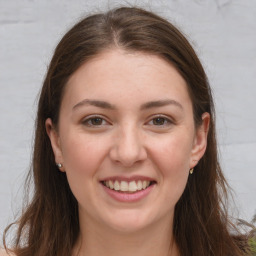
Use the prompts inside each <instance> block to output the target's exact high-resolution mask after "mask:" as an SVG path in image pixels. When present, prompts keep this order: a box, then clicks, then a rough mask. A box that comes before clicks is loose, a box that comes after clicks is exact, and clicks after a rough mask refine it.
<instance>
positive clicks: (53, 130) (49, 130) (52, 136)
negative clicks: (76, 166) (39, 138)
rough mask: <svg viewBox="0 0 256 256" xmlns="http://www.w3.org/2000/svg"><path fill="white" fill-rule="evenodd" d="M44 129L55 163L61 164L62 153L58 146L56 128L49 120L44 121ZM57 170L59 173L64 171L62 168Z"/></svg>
mask: <svg viewBox="0 0 256 256" xmlns="http://www.w3.org/2000/svg"><path fill="white" fill-rule="evenodd" d="M45 128H46V132H47V134H48V136H49V139H50V141H51V145H52V150H53V153H54V156H55V162H56V163H61V164H63V157H62V151H61V146H60V139H59V134H58V132H57V130H56V128H55V127H54V125H53V123H52V120H51V118H47V119H46V121H45ZM59 169H60V170H61V171H64V170H63V167H61V168H59Z"/></svg>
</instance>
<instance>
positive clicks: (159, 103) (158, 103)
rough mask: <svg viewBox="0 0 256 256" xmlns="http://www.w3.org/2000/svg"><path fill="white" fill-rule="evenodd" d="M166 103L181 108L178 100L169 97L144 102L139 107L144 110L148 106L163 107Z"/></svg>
mask: <svg viewBox="0 0 256 256" xmlns="http://www.w3.org/2000/svg"><path fill="white" fill-rule="evenodd" d="M167 105H174V106H177V107H179V108H180V109H182V110H183V107H182V105H181V104H180V103H179V102H178V101H176V100H170V99H166V100H157V101H150V102H146V103H144V104H143V105H142V106H141V108H140V109H141V110H145V109H149V108H156V107H164V106H167Z"/></svg>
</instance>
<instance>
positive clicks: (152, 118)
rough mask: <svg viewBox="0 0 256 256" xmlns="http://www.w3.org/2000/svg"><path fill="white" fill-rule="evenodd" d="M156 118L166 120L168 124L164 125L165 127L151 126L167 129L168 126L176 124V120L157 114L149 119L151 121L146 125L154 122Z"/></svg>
mask: <svg viewBox="0 0 256 256" xmlns="http://www.w3.org/2000/svg"><path fill="white" fill-rule="evenodd" d="M156 118H163V119H165V121H167V122H168V124H163V125H154V124H151V125H152V126H155V127H159V128H163V127H166V126H169V125H172V124H174V123H175V122H174V120H173V119H172V118H171V117H169V116H166V115H164V114H156V115H153V116H150V119H149V121H147V122H146V124H149V123H150V122H152V121H153V120H154V119H156Z"/></svg>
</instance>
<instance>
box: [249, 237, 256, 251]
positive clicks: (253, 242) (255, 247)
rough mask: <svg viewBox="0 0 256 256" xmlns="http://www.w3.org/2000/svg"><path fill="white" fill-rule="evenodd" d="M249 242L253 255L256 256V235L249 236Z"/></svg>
mask: <svg viewBox="0 0 256 256" xmlns="http://www.w3.org/2000/svg"><path fill="white" fill-rule="evenodd" d="M248 244H249V246H250V249H251V253H252V254H251V255H252V256H256V237H252V238H249V241H248Z"/></svg>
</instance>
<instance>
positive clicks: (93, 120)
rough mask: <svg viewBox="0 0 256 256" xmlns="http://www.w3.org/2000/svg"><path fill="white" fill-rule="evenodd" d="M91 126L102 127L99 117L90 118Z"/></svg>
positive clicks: (101, 120)
mask: <svg viewBox="0 0 256 256" xmlns="http://www.w3.org/2000/svg"><path fill="white" fill-rule="evenodd" d="M89 121H90V123H91V125H102V123H103V119H102V118H100V117H95V118H91V119H90V120H89Z"/></svg>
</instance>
